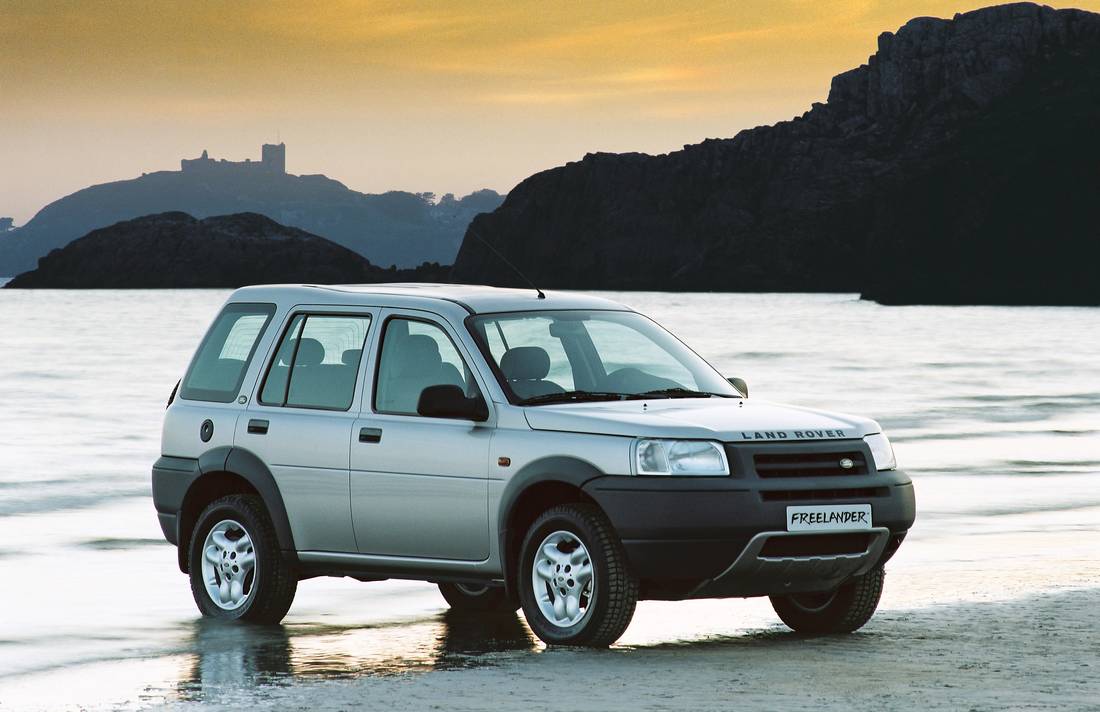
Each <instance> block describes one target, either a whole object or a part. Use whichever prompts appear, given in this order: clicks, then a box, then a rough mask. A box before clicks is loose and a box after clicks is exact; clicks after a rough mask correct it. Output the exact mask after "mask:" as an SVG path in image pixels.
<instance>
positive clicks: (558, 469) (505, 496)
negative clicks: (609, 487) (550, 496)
mask: <svg viewBox="0 0 1100 712" xmlns="http://www.w3.org/2000/svg"><path fill="white" fill-rule="evenodd" d="M605 474H606V473H605V472H603V471H602V470H600V469H599V468H597V467H596V466H595V465H593V464H592V463H590V462H587V461H585V460H581V459H579V458H575V457H564V456H552V457H544V458H541V459H538V460H534V461H532V462H529V463H528V464H526V465H524V466H523V467H522V468H520V469H519V470H518V471H517V472H516V474H514V475H512V476H511V477H510V478H509V479H508V483H507V484H506V485H505V486H504V491H503V492H501V496H500V506H499V508H498V510H497V536H498V538H499V545H500V548H499V549H498V551H500V568H501V572H502V575H503V577H504V586H505V589H506V590H507V591H508V593H509V595H516V596H518V592H516V591H515V590H514V588H515V584H514V582H513V581H512V572H511V570H510V569H511V568H512V567H513V565H514V564H513V561H514V559H515V558H516V557H517V556H519V546H520V545H521V544H522V541H523V540H522V537H523V532H510V531H509V528H508V521H509V519H511V517H512V514H513V511H514V509H515V507H516V504H517V503H518V501H519V500H520V498H521V497H522V496H523V495H524V494H525V493H527V492H528V491H530V490H531V489H532V488H534V487H538V486H540V485H554V484H557V485H563V486H571V487H575V488H576V489H578V490H580V489H581V487H583V486H584V484H585V483H586V482H589V481H590V480H593V479H595V478H597V477H603V476H604V475H605Z"/></svg>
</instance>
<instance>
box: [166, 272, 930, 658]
mask: <svg viewBox="0 0 1100 712" xmlns="http://www.w3.org/2000/svg"><path fill="white" fill-rule="evenodd" d="M161 451H162V453H163V455H162V457H161V458H160V459H159V460H157V462H156V464H155V465H154V466H153V500H154V503H155V505H156V509H157V513H158V516H159V518H160V524H161V528H162V529H163V531H164V536H165V537H166V538H167V539H168V541H170V542H172V543H173V544H175V545H176V546H177V550H178V557H179V567H180V569H181V570H182V571H183V572H184V573H188V574H190V579H191V590H192V592H193V593H194V597H195V602H196V603H197V604H198V607H199V610H200V611H202V614H203V615H205V616H210V617H214V618H222V619H243V620H249V621H257V622H263V623H277V622H278V621H280V620H281V619H282V618H283V617H284V616H285V615H286V613H287V610H288V609H289V608H290V605H291V602H292V600H293V598H294V593H295V590H296V587H297V583H298V581H299V580H302V579H305V578H309V577H313V576H350V577H353V578H356V579H359V580H361V581H379V580H383V579H387V578H404V579H418V580H424V581H430V582H433V583H436V584H438V585H439V588H440V590H441V591H442V594H443V596H444V597H445V598H446V599H447V601H448V602H449V603H450V605H451V606H452V607H454V608H458V609H466V610H476V611H491V610H508V611H515V610H516V608H518V607H520V606H522V608H523V612H524V615H525V616H526V618H527V621H528V623H529V624H530V626H531V629H532V630H533V631H534V632H535V633H536V634H537V635H538V636H539V637H540V638H541V639H542V640H544V641H546V642H547V643H556V644H573V645H591V646H605V645H609V644H610V643H612V642H614V641H615V640H616V639H618V637H619V636H620V635H621V634H622V633H623V631H624V630H625V629H626V627H627V625H628V624H629V622H630V619H631V617H632V615H633V613H634V607H635V604H636V603H637V601H638V600H639V599H675V600H679V599H688V598H724V597H746V596H771V600H772V603H773V605H774V607H775V610H776V611H777V613H778V614H779V616H780V618H782V620H783V621H784V622H785V623H786V624H787V625H789V626H790V627H791V628H793V629H794V630H797V631H807V632H842V631H852V630H855V629H857V628H859V627H860V626H862V625H863V624H864V623H866V622H867V620H868V619H869V618H870V617H871V615H872V614H873V613H874V610H875V608H876V606H877V604H878V599H879V595H880V593H881V590H882V584H883V565H884V564H885V562H886V561H887V560H888V559H889V558H890V557H891V556H892V555H893V554H894V552H895V551H896V550H897V548H898V546H899V545H900V544H901V542H902V539H903V538H904V537H905V534H906V531H907V530H908V529H909V528H910V526H911V525H912V524H913V519H914V496H913V486H912V483H911V482H910V480H909V478H908V477H907V476H906V475H905V474H903V473H902V472H900V471H898V470H897V469H896V467H895V462H894V455H893V451H892V449H891V447H890V442H889V441H888V440H887V438H886V436H885V435H883V434H882V432H881V429H880V428H879V426H878V424H877V423H875V422H874V421H872V420H868V419H866V418H859V417H853V416H846V415H838V414H834V413H826V412H821V411H813V410H808V409H805V408H795V407H789V406H780V405H776V404H773V403H766V402H760V401H756V400H750V399H749V398H748V388H747V387H746V386H745V384H744V382H743V381H741V380H740V379H736V378H734V379H728V380H727V379H726V378H723V377H722V376H721V375H719V374H718V373H717V372H716V371H715V370H714V369H713V368H712V367H711V366H710V365H708V364H707V363H706V362H705V361H704V360H703V359H702V358H700V357H699V356H698V355H696V354H695V353H694V352H693V351H691V350H690V349H689V348H688V347H687V346H685V345H684V344H683V343H681V342H680V341H678V340H677V339H676V338H675V337H674V336H672V335H671V334H669V333H668V332H667V331H665V330H664V329H662V328H661V327H660V326H658V325H657V324H656V323H654V322H653V321H651V320H649V319H647V318H646V317H644V316H642V315H640V314H638V313H636V312H634V311H631V310H630V309H628V308H627V307H624V306H622V305H620V304H617V303H614V302H611V301H608V300H606V299H600V298H596V297H590V296H584V295H580V294H565V293H549V294H545V295H544V294H542V293H536V292H535V291H533V290H532V291H520V290H505V289H494V288H488V287H463V286H453V285H426V284H425V285H409V284H405V285H373V286H331V287H324V286H266V287H246V288H244V289H239V290H237V291H236V292H234V293H233V295H232V296H231V297H230V298H229V301H228V302H227V303H226V305H225V307H224V308H223V309H222V311H221V313H220V314H218V316H217V318H216V319H215V320H214V323H213V325H212V326H211V327H210V329H209V331H208V332H207V334H206V337H205V338H204V339H203V341H202V343H201V344H200V346H199V348H198V351H197V352H196V353H195V356H194V358H193V359H192V361H191V364H190V367H189V368H188V370H187V373H186V375H185V376H184V377H183V379H182V380H181V381H180V383H179V384H178V385H177V388H176V391H174V392H173V394H172V398H171V400H170V402H169V406H168V410H167V413H166V415H165V419H164V432H163V439H162V450H161Z"/></svg>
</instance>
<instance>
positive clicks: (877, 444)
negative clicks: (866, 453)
mask: <svg viewBox="0 0 1100 712" xmlns="http://www.w3.org/2000/svg"><path fill="white" fill-rule="evenodd" d="M863 441H864V442H865V443H867V447H869V448H871V456H872V457H874V458H875V469H876V470H878V471H879V472H882V471H883V470H893V469H895V468H897V466H898V461H897V458H895V457H894V446H893V445H891V444H890V438H888V437H886V435H884V434H883V433H875V434H874V435H867V436H864V438H863Z"/></svg>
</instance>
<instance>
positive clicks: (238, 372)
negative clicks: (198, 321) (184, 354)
mask: <svg viewBox="0 0 1100 712" xmlns="http://www.w3.org/2000/svg"><path fill="white" fill-rule="evenodd" d="M274 313H275V305H274V304H229V305H227V306H226V307H225V308H224V309H223V310H222V313H221V314H219V315H218V318H217V319H216V320H215V321H214V325H213V326H211V327H210V331H208V332H207V334H206V337H205V338H203V340H202V344H201V345H200V346H199V350H198V353H197V354H196V355H195V359H194V361H192V362H191V368H190V369H188V371H187V375H186V376H184V378H183V383H182V385H181V386H180V398H183V399H184V400H198V401H209V402H213V403H231V402H233V401H234V400H236V398H237V393H238V392H239V391H240V389H241V383H242V382H243V381H244V374H245V371H247V370H248V364H249V363H250V362H251V361H252V356H253V354H254V353H255V352H256V344H258V343H259V341H260V337H261V336H263V333H264V331H265V330H266V329H267V324H268V322H269V321H271V316H272V314H274Z"/></svg>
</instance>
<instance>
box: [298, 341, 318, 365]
mask: <svg viewBox="0 0 1100 712" xmlns="http://www.w3.org/2000/svg"><path fill="white" fill-rule="evenodd" d="M324 360H325V347H324V346H321V342H320V341H318V340H317V339H302V340H301V343H299V344H298V357H297V358H296V359H295V360H294V363H295V365H297V366H316V365H318V364H320V363H321V362H322V361H324Z"/></svg>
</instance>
